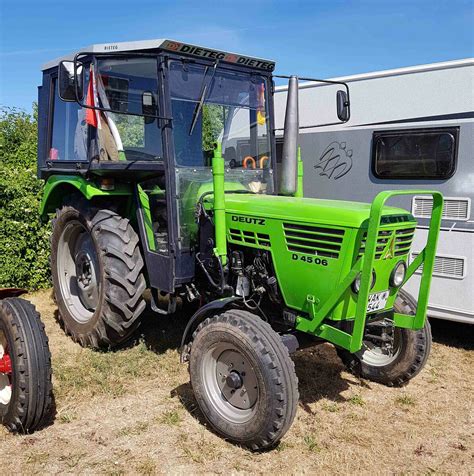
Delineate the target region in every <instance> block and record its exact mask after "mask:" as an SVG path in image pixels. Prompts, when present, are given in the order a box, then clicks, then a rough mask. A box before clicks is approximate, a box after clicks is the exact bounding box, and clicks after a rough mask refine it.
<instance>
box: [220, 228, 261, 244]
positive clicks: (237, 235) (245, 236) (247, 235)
mask: <svg viewBox="0 0 474 476" xmlns="http://www.w3.org/2000/svg"><path fill="white" fill-rule="evenodd" d="M229 238H230V239H231V240H233V241H239V242H241V243H246V244H250V245H259V246H263V247H267V248H269V247H270V235H267V234H266V233H255V232H253V231H247V230H238V229H236V228H231V229H230V230H229Z"/></svg>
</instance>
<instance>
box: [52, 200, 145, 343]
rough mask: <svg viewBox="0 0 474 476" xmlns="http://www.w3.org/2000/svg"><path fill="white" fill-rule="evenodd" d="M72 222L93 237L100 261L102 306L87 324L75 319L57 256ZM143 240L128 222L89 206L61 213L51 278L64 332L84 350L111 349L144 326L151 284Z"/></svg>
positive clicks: (72, 207) (54, 239)
mask: <svg viewBox="0 0 474 476" xmlns="http://www.w3.org/2000/svg"><path fill="white" fill-rule="evenodd" d="M69 220H78V221H80V223H82V225H83V226H84V227H85V228H86V230H87V231H88V232H89V233H90V235H91V236H92V241H93V243H94V247H95V251H96V253H97V257H98V261H99V279H98V280H99V304H98V305H97V307H96V309H95V312H94V313H93V316H92V317H91V318H90V320H89V321H87V322H86V323H81V322H78V321H77V320H76V319H74V317H73V316H72V315H71V313H70V311H69V310H68V306H67V305H66V303H65V300H64V297H63V296H62V295H61V288H60V286H59V277H58V265H57V250H58V243H59V239H60V237H61V234H62V232H63V230H64V228H65V226H66V224H67V223H68V221H69ZM143 267H144V262H143V258H142V254H141V251H140V247H139V238H138V236H137V234H136V232H135V230H134V229H133V228H132V226H131V225H130V222H129V220H128V219H126V218H123V217H121V216H120V215H119V214H118V213H116V212H115V211H112V210H109V209H97V208H95V207H93V206H92V205H90V204H89V203H88V202H87V201H85V200H77V201H76V203H75V205H65V206H63V207H62V208H61V209H60V210H58V211H57V212H56V217H55V219H54V220H53V232H52V236H51V274H52V278H53V286H54V294H55V299H56V303H57V305H58V310H59V313H58V320H59V322H60V324H61V326H62V327H63V329H64V330H65V332H66V333H67V334H68V335H70V336H71V337H72V339H73V340H74V341H75V342H78V343H80V344H81V345H82V346H84V347H92V348H110V347H114V346H117V345H119V344H121V343H123V342H124V341H126V340H127V339H128V338H129V337H130V336H131V335H132V334H133V333H134V331H135V330H136V329H137V327H138V326H139V325H140V319H139V318H140V316H141V314H142V313H143V311H144V309H145V307H146V304H145V300H144V298H143V292H144V291H145V289H146V281H145V277H144V275H143Z"/></svg>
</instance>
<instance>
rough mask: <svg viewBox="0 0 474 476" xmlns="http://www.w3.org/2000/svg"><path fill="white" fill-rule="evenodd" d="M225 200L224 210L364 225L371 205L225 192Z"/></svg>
mask: <svg viewBox="0 0 474 476" xmlns="http://www.w3.org/2000/svg"><path fill="white" fill-rule="evenodd" d="M225 202H226V212H227V213H235V214H238V215H247V216H257V217H262V218H277V219H284V220H292V221H301V222H304V223H317V224H325V225H336V226H343V227H351V228H360V227H363V226H366V225H367V223H364V222H368V218H369V215H370V207H371V205H370V204H368V203H360V202H346V201H341V200H323V199H317V198H295V197H282V196H278V195H252V194H226V196H225ZM383 215H384V216H390V215H405V216H406V215H410V214H409V212H407V211H406V210H403V209H401V208H395V207H384V212H383Z"/></svg>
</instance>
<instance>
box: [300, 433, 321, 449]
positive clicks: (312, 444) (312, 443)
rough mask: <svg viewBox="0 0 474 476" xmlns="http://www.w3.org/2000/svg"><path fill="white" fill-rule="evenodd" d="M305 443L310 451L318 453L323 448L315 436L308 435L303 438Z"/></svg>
mask: <svg viewBox="0 0 474 476" xmlns="http://www.w3.org/2000/svg"><path fill="white" fill-rule="evenodd" d="M303 443H304V444H305V446H306V448H307V449H308V451H311V452H314V453H317V452H319V451H321V448H320V447H319V445H318V443H317V441H316V438H315V437H314V436H313V435H307V436H305V437H304V438H303Z"/></svg>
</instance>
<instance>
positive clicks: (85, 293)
mask: <svg viewBox="0 0 474 476" xmlns="http://www.w3.org/2000/svg"><path fill="white" fill-rule="evenodd" d="M57 267H58V268H57V272H58V280H59V287H60V290H61V295H62V298H63V300H64V302H65V304H66V306H67V308H68V311H69V313H70V314H71V316H72V317H73V318H74V320H76V321H77V322H79V323H80V324H84V323H86V322H88V321H89V320H90V319H91V318H92V316H93V315H94V312H95V310H96V309H97V306H98V305H99V295H100V286H99V260H98V257H97V253H96V250H95V246H94V242H93V240H92V236H91V234H90V233H89V231H88V230H87V229H86V228H85V227H84V225H83V224H82V223H80V222H79V221H76V220H74V221H71V222H69V223H67V225H66V226H65V228H64V230H63V232H62V234H61V237H60V239H59V244H58V258H57Z"/></svg>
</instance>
